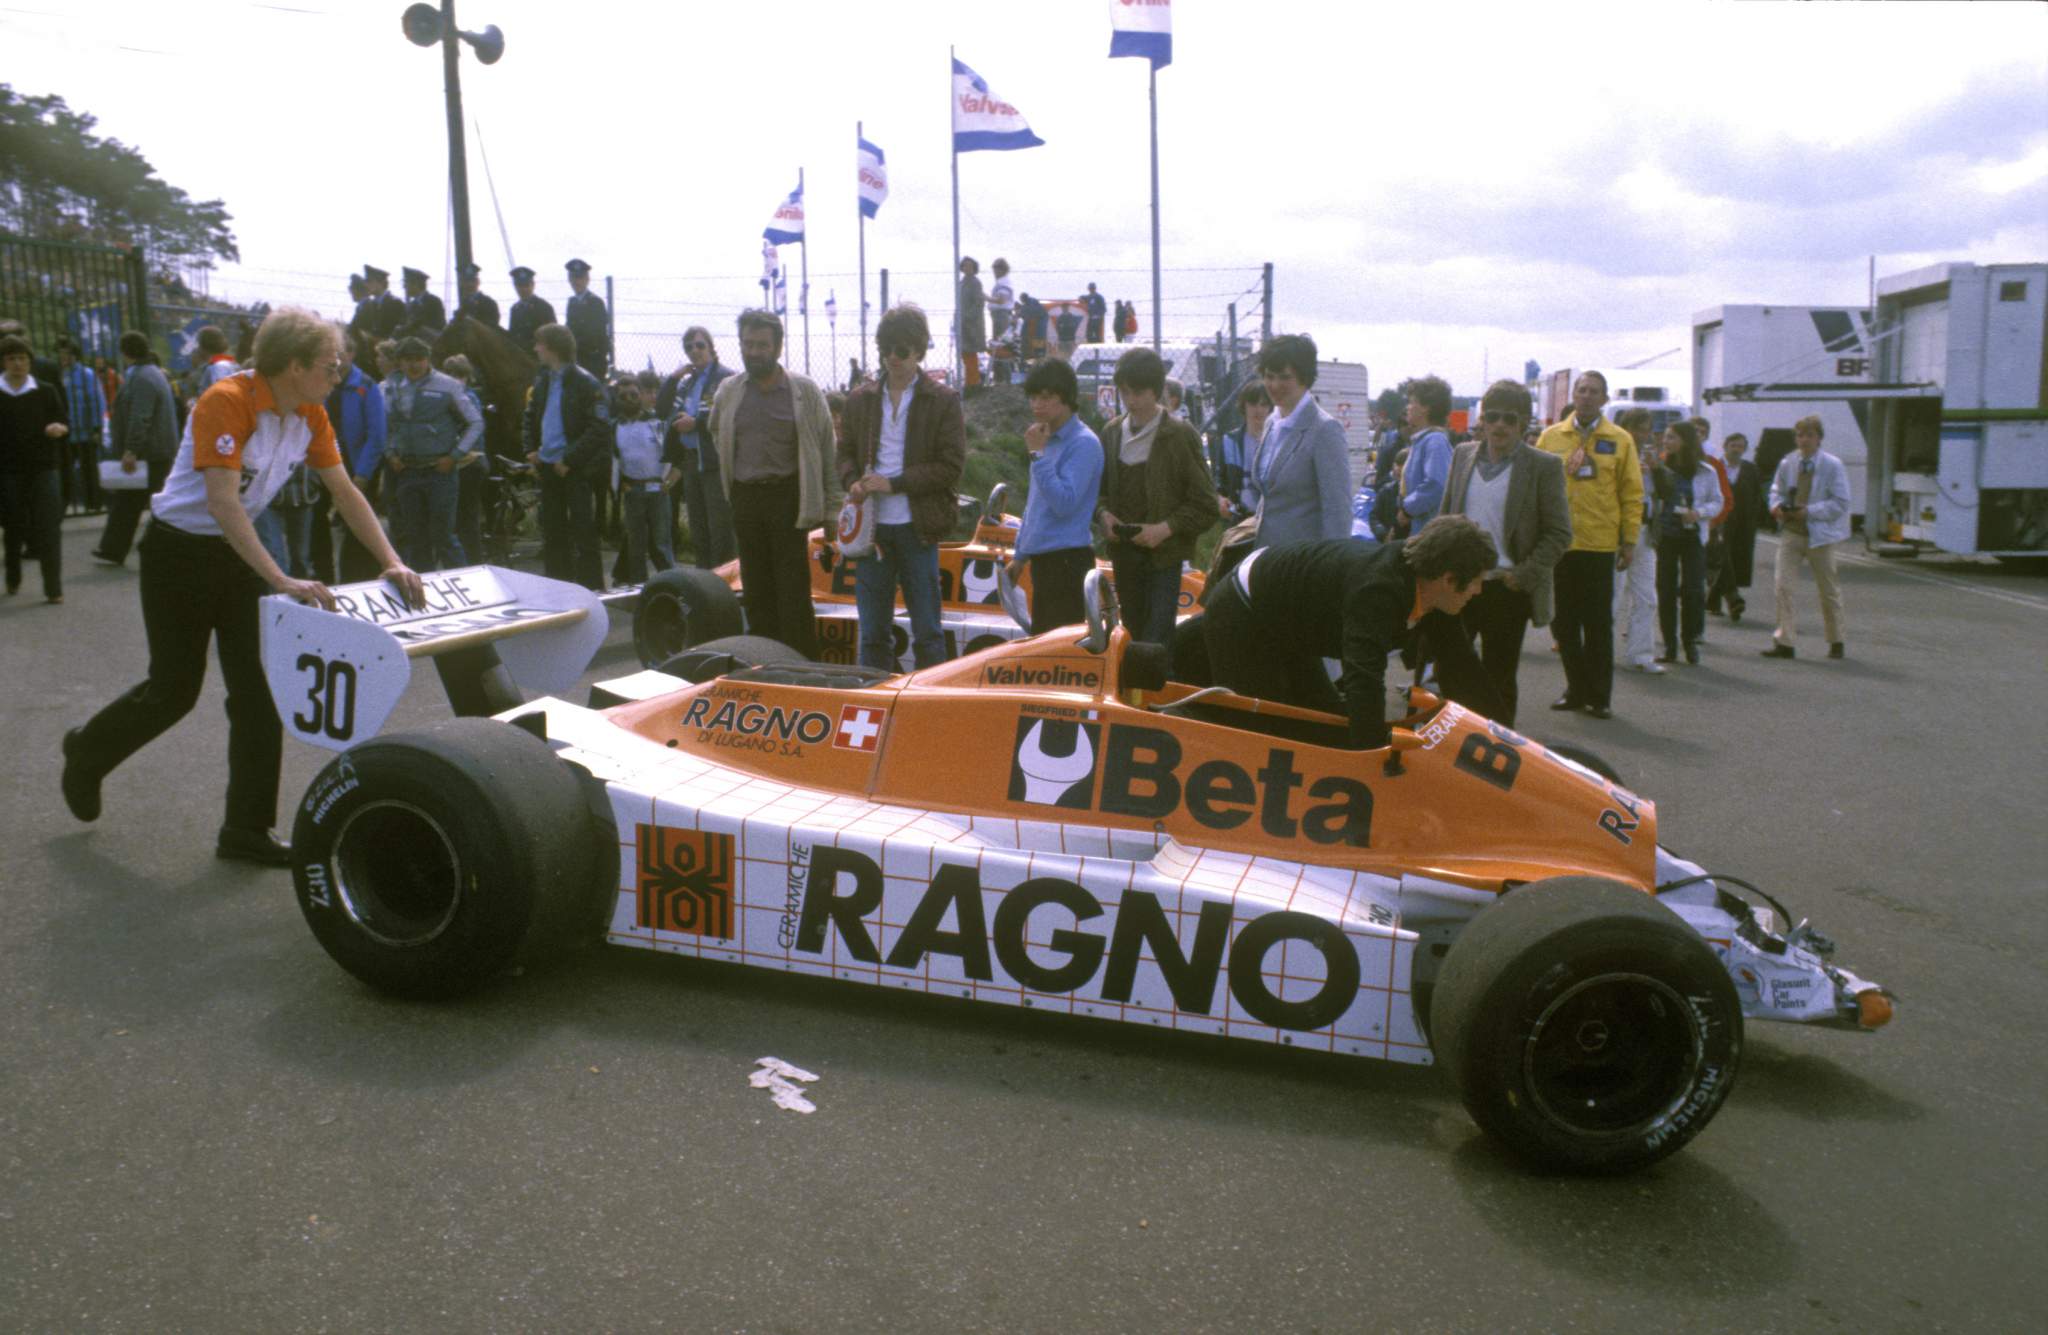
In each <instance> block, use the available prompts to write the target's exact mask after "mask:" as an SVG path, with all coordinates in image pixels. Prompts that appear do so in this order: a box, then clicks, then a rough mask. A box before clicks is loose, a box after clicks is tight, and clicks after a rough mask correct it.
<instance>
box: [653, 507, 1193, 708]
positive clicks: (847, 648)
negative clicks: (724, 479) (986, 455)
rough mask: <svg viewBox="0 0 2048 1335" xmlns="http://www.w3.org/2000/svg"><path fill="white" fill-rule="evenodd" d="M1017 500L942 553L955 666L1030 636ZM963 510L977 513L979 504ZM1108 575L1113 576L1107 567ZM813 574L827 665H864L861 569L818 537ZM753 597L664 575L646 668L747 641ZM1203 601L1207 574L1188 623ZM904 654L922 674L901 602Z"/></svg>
mask: <svg viewBox="0 0 2048 1335" xmlns="http://www.w3.org/2000/svg"><path fill="white" fill-rule="evenodd" d="M1007 492H1008V488H1007V487H1006V486H1005V485H1004V484H1002V483H1000V482H999V483H997V484H996V486H995V488H994V490H992V491H991V492H990V493H989V497H988V501H987V503H986V504H985V505H983V506H982V510H981V517H980V519H979V520H977V521H976V523H975V526H974V535H973V536H972V537H971V538H969V539H968V540H967V541H966V542H945V543H940V544H939V627H940V629H941V630H942V631H943V632H944V634H945V637H946V654H947V656H948V657H950V658H957V657H959V656H960V655H962V654H971V653H977V652H979V651H981V650H983V649H986V648H988V647H989V646H990V645H994V644H1001V643H1003V642H1004V641H1006V640H1014V639H1018V638H1020V637H1022V636H1024V635H1028V634H1030V631H1031V611H1030V607H1031V602H1030V593H1031V575H1030V570H1029V568H1028V567H1027V566H1026V565H1025V564H1024V563H1023V562H1017V561H1013V560H1012V559H1011V554H1012V553H1013V552H1014V551H1015V549H1016V545H1017V529H1018V523H1019V521H1018V519H1017V517H1016V516H1015V515H1011V514H1005V513H1004V512H1003V500H1004V497H1005V495H1006V493H1007ZM961 500H962V502H963V503H964V504H967V505H972V504H974V501H973V499H972V498H970V497H962V498H961ZM1098 565H1099V568H1100V569H1101V570H1102V571H1103V573H1104V574H1105V575H1107V574H1108V573H1109V563H1108V562H1107V561H1103V562H1100V563H1098ZM810 568H811V600H812V604H813V606H815V608H816V609H817V614H818V623H817V625H818V657H819V658H820V659H821V660H823V661H824V662H827V663H854V662H858V661H859V649H860V643H859V641H860V618H859V613H858V611H857V610H856V609H855V607H854V602H853V570H854V566H853V563H852V562H850V561H844V560H841V559H840V557H839V549H838V546H837V544H836V543H835V542H834V541H833V538H832V535H830V534H828V533H827V532H825V531H823V530H818V531H815V532H813V533H812V534H811V562H810ZM744 596H745V594H744V590H742V589H741V588H740V566H739V562H737V561H728V562H726V563H725V564H724V565H722V566H720V567H719V568H718V569H717V570H715V571H712V570H703V569H700V568H693V567H683V566H676V567H673V568H671V569H668V570H664V571H662V572H661V573H659V574H657V575H655V576H654V577H653V578H652V579H650V580H648V581H647V583H646V584H645V585H642V586H641V587H640V589H639V599H638V602H637V604H636V606H635V608H634V612H633V647H634V650H635V652H636V653H638V654H639V656H640V662H641V664H642V665H643V666H646V667H659V666H661V665H662V664H663V663H666V662H667V661H668V660H669V659H671V658H674V657H675V656H676V655H677V654H679V653H682V652H683V651H684V650H685V649H689V648H693V647H695V646H697V645H699V644H703V643H705V642H707V641H709V640H716V639H723V638H725V637H726V636H728V635H738V634H741V633H742V632H743V631H744V630H745V617H744V613H743V611H742V608H741V602H742V600H743V598H744ZM1201 596H1202V576H1201V574H1200V572H1198V571H1192V570H1190V571H1186V572H1184V573H1183V574H1182V576H1181V588H1180V615H1182V616H1183V617H1185V616H1188V615H1189V614H1191V613H1192V612H1193V611H1194V610H1195V605H1196V603H1197V602H1199V601H1200V599H1201ZM895 650H896V661H897V663H898V665H900V666H901V667H903V668H904V669H905V670H906V671H907V670H909V669H910V668H911V667H912V666H914V664H913V663H912V661H911V654H910V618H909V615H908V614H907V613H906V612H905V611H904V609H903V602H902V599H901V597H900V596H899V597H898V599H897V603H896V645H895Z"/></svg>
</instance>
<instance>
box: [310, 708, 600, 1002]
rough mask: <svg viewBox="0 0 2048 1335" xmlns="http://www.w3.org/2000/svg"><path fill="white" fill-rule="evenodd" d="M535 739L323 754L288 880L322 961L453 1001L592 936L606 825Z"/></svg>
mask: <svg viewBox="0 0 2048 1335" xmlns="http://www.w3.org/2000/svg"><path fill="white" fill-rule="evenodd" d="M582 784H583V780H581V779H580V778H579V777H578V775H577V773H576V771H574V770H572V769H571V768H570V767H569V766H568V765H566V764H564V763H563V762H562V761H561V760H559V759H557V758H556V756H555V754H554V753H553V752H552V751H550V750H549V749H548V746H547V744H546V743H545V742H542V741H540V740H539V739H537V738H536V737H534V736H533V735H532V734H531V733H529V732H527V731H525V730H524V729H521V728H515V727H508V726H507V725H505V724H503V723H498V722H494V721H492V720H489V719H468V718H461V719H450V720H448V721H447V722H444V723H441V724H439V725H437V726H435V727H433V728H431V729H428V730H425V731H422V732H412V733H394V734H392V735H390V736H386V737H378V738H374V739H372V740H371V741H368V742H365V743H363V744H362V745H360V746H357V747H355V748H353V749H351V750H349V751H347V752H346V753H344V754H343V755H341V756H338V757H336V758H335V759H334V760H333V761H332V762H331V763H329V764H328V766H327V767H326V768H325V769H324V770H322V771H321V772H320V775H319V777H318V778H316V779H315V780H314V782H313V785H312V787H311V788H309V789H308V790H307V792H306V797H305V800H304V801H302V802H301V803H300V804H299V812H298V819H297V821H296V822H295V823H294V825H293V827H292V884H293V887H294V889H295V890H296V891H297V893H298V900H299V909H300V911H301V912H302V913H303V914H304V915H305V918H306V924H307V926H309V927H311V928H312V929H313V935H314V937H315V938H316V939H318V941H319V942H320V944H321V946H322V947H323V948H324V949H325V950H326V951H327V953H328V954H329V955H330V956H332V957H333V959H334V961H335V962H336V963H337V964H339V965H341V967H342V968H344V969H347V970H348V971H349V972H350V973H352V974H354V975H355V976H356V977H358V978H360V979H362V980H363V981H364V982H366V983H368V984H370V985H371V986H372V987H375V988H377V989H379V990H380V991H385V992H390V993H394V994H396V995H399V996H407V997H452V996H458V995H461V994H463V993H465V992H469V991H473V990H474V989H476V988H477V987H479V986H481V985H482V984H484V983H486V982H488V981H489V980H490V979H492V978H494V977H496V976H497V975H498V974H500V973H502V972H503V971H504V970H505V969H506V968H508V967H509V966H511V965H513V964H516V963H530V962H537V961H539V960H541V959H544V958H546V957H547V956H549V955H551V954H553V953H555V952H558V951H560V950H563V949H566V948H568V947H570V946H573V945H576V944H580V943H582V942H584V941H588V940H591V939H593V938H595V937H596V936H597V935H598V934H599V932H600V931H601V930H602V928H603V925H604V920H605V914H606V913H607V911H608V908H609V905H610V903H611V900H612V895H613V893H614V889H615V886H616V882H617V878H618V851H617V845H616V842H615V836H614V835H613V833H612V831H611V829H610V828H609V825H608V823H607V822H605V821H602V820H600V818H599V816H598V814H597V813H596V812H595V811H594V810H593V809H592V807H591V805H590V804H589V803H588V802H586V800H585V797H584V791H583V787H582Z"/></svg>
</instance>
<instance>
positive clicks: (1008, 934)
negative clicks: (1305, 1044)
mask: <svg viewBox="0 0 2048 1335" xmlns="http://www.w3.org/2000/svg"><path fill="white" fill-rule="evenodd" d="M808 852H809V869H808V871H807V873H806V875H805V878H804V893H803V907H802V909H801V911H800V914H799V917H798V921H797V931H796V946H795V949H796V951H797V952H798V953H801V954H806V955H829V954H830V953H831V950H830V947H829V946H828V943H827V937H828V935H829V936H830V937H833V938H836V939H837V944H838V948H839V949H840V950H841V951H843V952H844V953H845V954H846V955H848V956H851V957H852V958H854V959H856V960H860V961H861V962H863V963H866V964H872V965H878V966H880V967H883V968H887V969H900V970H906V971H911V972H921V971H922V970H923V969H924V967H925V963H926V959H927V957H928V956H932V955H950V956H952V957H953V958H955V959H957V960H958V961H959V962H960V971H961V972H962V973H963V974H964V975H966V976H967V977H968V978H970V979H973V980H975V981H977V982H995V981H998V980H1000V981H1002V982H1003V983H1005V984H1008V985H1015V986H1019V987H1022V988H1025V989H1027V990H1029V991H1033V992H1048V993H1083V994H1090V995H1097V996H1100V997H1101V998H1102V1000H1104V1001H1111V1002H1118V1003H1128V1002H1130V1001H1131V999H1132V997H1133V995H1134V993H1135V990H1136V981H1137V973H1138V966H1139V963H1140V962H1141V960H1149V961H1150V962H1151V963H1152V964H1153V965H1154V966H1155V967H1157V969H1158V970H1159V973H1160V975H1161V977H1162V978H1163V979H1164V980H1165V982H1166V986H1167V989H1168V990H1169V991H1170V992H1171V993H1172V996H1173V1004H1174V1007H1175V1009H1177V1010H1180V1011H1183V1012H1186V1013H1188V1014H1193V1015H1210V1014H1214V1013H1215V1010H1216V1007H1217V1006H1218V1004H1219V994H1218V984H1219V983H1222V984H1224V985H1225V986H1227V987H1228V988H1229V995H1230V997H1231V999H1232V1000H1234V1001H1236V1002H1237V1004H1238V1005H1239V1006H1240V1007H1242V1008H1243V1009H1244V1011H1245V1013H1246V1014H1248V1015H1250V1016H1251V1017H1252V1018H1253V1019H1255V1020H1257V1021H1259V1022H1260V1023H1261V1024H1269V1025H1272V1026H1274V1027H1275V1028H1279V1029H1291V1030H1300V1031H1308V1030H1315V1029H1323V1028H1327V1027H1328V1026H1330V1025H1332V1024H1334V1023H1336V1021H1337V1020H1338V1019H1339V1018H1340V1017H1341V1016H1342V1015H1343V1014H1344V1012H1345V1011H1347V1010H1349V1009H1350V1007H1351V1004H1352V1003H1353V1002H1354V1001H1355V1000H1357V998H1358V995H1359V993H1358V984H1359V974H1360V971H1359V963H1358V952H1357V949H1356V948H1355V947H1354V946H1353V945H1352V944H1351V940H1350V938H1349V937H1347V936H1346V935H1345V934H1344V932H1343V929H1341V928H1340V927H1338V926H1337V924H1335V923H1333V922H1330V921H1328V920H1327V919H1324V918H1318V917H1315V916H1314V915H1312V914H1307V913H1295V912H1291V911H1286V910H1275V911H1273V912H1270V913H1263V914H1260V915H1259V916H1257V917H1255V918H1252V919H1251V920H1250V921H1248V922H1245V923H1244V924H1242V925H1241V926H1240V927H1239V928H1238V931H1237V934H1236V936H1235V937H1234V938H1233V937H1232V936H1231V932H1230V925H1231V910H1230V905H1229V904H1227V903H1223V902H1221V901H1216V900H1211V901H1208V902H1205V903H1203V904H1202V905H1201V907H1200V910H1199V912H1198V913H1197V914H1196V915H1195V928H1194V939H1193V940H1192V941H1191V942H1190V943H1189V944H1188V945H1187V946H1185V947H1183V946H1182V944H1181V940H1180V937H1179V935H1178V933H1177V932H1176V931H1175V929H1174V922H1175V920H1176V919H1177V918H1184V917H1186V916H1188V915H1187V912H1186V908H1187V906H1186V905H1185V904H1183V905H1180V906H1178V907H1177V908H1176V909H1175V910H1173V911H1169V909H1168V908H1167V906H1166V905H1164V904H1162V903H1161V902H1160V899H1159V896H1157V895H1154V894H1151V893H1149V892H1147V891H1143V890H1126V891H1124V893H1123V898H1122V900H1121V901H1120V902H1119V903H1118V904H1117V905H1116V906H1115V907H1114V908H1104V906H1103V904H1102V902H1101V901H1100V900H1098V899H1096V897H1095V896H1094V895H1092V894H1090V893H1089V892H1088V891H1087V890H1086V889H1084V888H1083V887H1082V886H1080V885H1078V884H1077V883H1075V882H1073V881H1070V880H1066V879H1064V878H1061V877H1056V876H1033V877H1029V878H1027V879H1025V880H1022V881H1020V882H1018V883H1017V884H1016V885H1014V886H1012V887H1010V888H1009V889H1008V890H1007V891H1004V892H1003V893H1002V897H1001V898H1000V899H999V900H997V901H996V910H995V916H994V918H993V919H991V918H990V917H989V916H988V913H987V909H986V907H985V905H984V901H983V897H982V883H981V873H980V871H979V870H978V869H977V868H975V867H972V866H965V865H948V866H943V867H940V868H939V870H938V872H937V874H936V875H934V876H933V877H932V879H931V881H930V882H929V884H928V885H927V886H926V888H925V892H924V895H923V896H922V897H921V898H920V899H919V900H918V902H917V905H916V907H915V908H913V909H912V910H911V912H910V917H909V919H908V920H907V921H906V922H905V923H904V925H903V927H902V928H901V930H899V931H898V932H897V933H896V935H895V938H894V940H893V941H892V942H891V944H890V947H889V953H888V955H887V956H886V957H885V956H884V955H883V954H882V952H881V950H880V949H879V948H878V947H877V946H876V943H875V937H874V934H873V932H872V931H871V925H872V923H873V921H874V918H875V915H876V914H877V913H878V912H879V911H880V909H881V907H882V869H881V867H880V866H878V865H877V864H876V862H875V860H874V859H873V858H870V857H869V856H867V855H866V854H865V853H860V852H857V851H855V850H853V849H848V848H827V847H823V846H814V847H812V848H811V849H809V851H808ZM1041 909H1043V910H1046V911H1048V912H1049V913H1052V914H1055V915H1057V917H1058V920H1059V921H1060V922H1061V923H1062V924H1071V925H1062V926H1060V927H1057V928H1055V929H1053V931H1052V932H1051V934H1050V936H1049V938H1047V940H1046V941H1045V942H1044V943H1042V944H1039V945H1038V947H1037V948H1038V950H1039V951H1040V952H1041V953H1040V954H1039V955H1034V954H1032V953H1031V952H1030V951H1029V950H1027V949H1026V948H1025V943H1026V940H1027V933H1026V925H1027V923H1028V921H1029V919H1030V918H1031V916H1032V914H1033V913H1035V912H1037V911H1039V910H1041ZM949 923H950V926H949V925H948V924H949ZM1286 941H1299V942H1302V943H1304V944H1306V945H1307V946H1309V947H1310V948H1312V949H1314V950H1315V951H1316V952H1317V953H1318V954H1320V955H1321V956H1322V958H1323V965H1324V976H1323V980H1322V983H1321V985H1320V986H1319V987H1318V988H1317V990H1316V991H1315V992H1314V993H1313V994H1312V995H1310V996H1308V997H1305V998H1301V999H1296V1000H1289V999H1284V998H1282V997H1280V996H1278V995H1276V994H1275V993H1274V992H1273V990H1272V988H1271V987H1269V986H1268V984H1267V981H1266V974H1265V972H1264V965H1265V961H1266V957H1267V953H1268V952H1269V951H1271V950H1272V949H1273V948H1274V947H1275V946H1278V945H1280V944H1281V943H1282V942H1286ZM1047 952H1049V953H1050V954H1052V955H1054V956H1056V957H1057V958H1056V959H1054V960H1052V961H1050V962H1048V961H1047V960H1046V959H1044V958H1043V954H1044V953H1047Z"/></svg>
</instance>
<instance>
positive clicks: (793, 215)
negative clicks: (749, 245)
mask: <svg viewBox="0 0 2048 1335" xmlns="http://www.w3.org/2000/svg"><path fill="white" fill-rule="evenodd" d="M761 235H762V236H765V237H767V238H768V239H769V240H770V241H772V242H774V243H775V244H776V245H778V246H786V245H788V244H789V243H790V242H792V241H794V242H796V243H798V244H799V245H801V244H802V243H803V239H804V188H803V185H802V184H801V183H799V184H798V185H797V188H796V189H794V190H792V191H790V192H789V198H787V199H785V200H783V201H782V202H781V203H780V204H778V205H776V206H775V216H774V217H773V218H770V219H769V220H768V225H767V226H766V227H764V228H762V229H761Z"/></svg>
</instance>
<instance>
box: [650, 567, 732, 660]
mask: <svg viewBox="0 0 2048 1335" xmlns="http://www.w3.org/2000/svg"><path fill="white" fill-rule="evenodd" d="M745 630H746V618H745V617H744V616H743V615H742V614H741V611H740V599H739V595H738V594H736V593H734V592H733V591H732V586H731V585H729V584H727V583H726V582H725V581H724V580H722V579H720V578H719V577H718V576H717V575H715V574H713V573H712V572H711V571H709V570H704V569H701V568H700V567H697V566H670V567H669V568H668V569H667V570H664V571H661V572H660V573H658V574H656V575H655V577H654V578H653V579H650V580H648V581H647V583H646V584H644V585H642V586H641V588H640V598H639V601H638V602H636V603H634V604H633V652H634V653H636V654H638V655H639V656H640V666H642V667H656V666H658V665H660V664H662V663H665V662H667V661H668V660H669V659H671V658H674V657H675V656H676V655H677V654H679V653H681V652H682V651H683V650H685V649H694V648H695V647H697V646H698V645H700V644H703V643H705V642H706V641H708V640H716V639H722V638H724V637H726V636H731V635H738V634H740V633H742V632H743V631H745Z"/></svg>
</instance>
